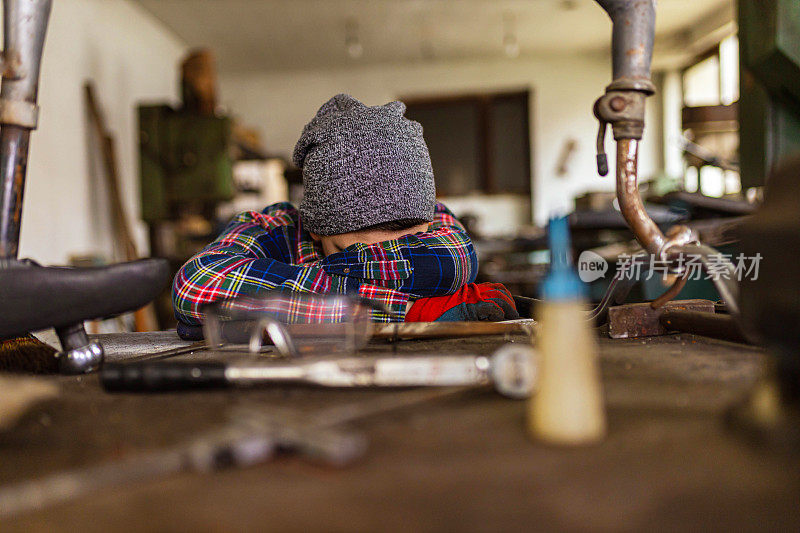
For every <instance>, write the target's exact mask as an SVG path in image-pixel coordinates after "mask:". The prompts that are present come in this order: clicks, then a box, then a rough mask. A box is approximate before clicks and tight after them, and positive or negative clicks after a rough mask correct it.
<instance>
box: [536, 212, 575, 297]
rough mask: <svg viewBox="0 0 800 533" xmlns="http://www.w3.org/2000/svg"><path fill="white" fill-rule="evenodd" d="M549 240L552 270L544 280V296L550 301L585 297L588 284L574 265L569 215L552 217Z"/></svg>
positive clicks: (549, 226) (542, 293)
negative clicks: (579, 275)
mask: <svg viewBox="0 0 800 533" xmlns="http://www.w3.org/2000/svg"><path fill="white" fill-rule="evenodd" d="M548 241H549V243H550V271H549V272H548V273H547V276H546V277H545V278H544V281H543V282H542V289H541V295H542V298H543V299H545V300H550V301H574V300H583V299H585V298H586V286H585V285H584V284H583V282H582V281H581V280H580V278H579V277H578V273H577V272H576V271H575V268H574V267H573V265H572V250H571V245H570V235H569V221H568V219H567V217H558V218H551V219H550V223H549V224H548Z"/></svg>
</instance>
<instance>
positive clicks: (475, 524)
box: [0, 333, 800, 532]
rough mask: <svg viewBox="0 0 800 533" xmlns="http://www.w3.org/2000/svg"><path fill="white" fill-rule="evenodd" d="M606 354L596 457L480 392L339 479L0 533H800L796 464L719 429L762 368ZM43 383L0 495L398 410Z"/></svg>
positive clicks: (174, 494)
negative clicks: (242, 419)
mask: <svg viewBox="0 0 800 533" xmlns="http://www.w3.org/2000/svg"><path fill="white" fill-rule="evenodd" d="M143 335H144V337H130V336H128V337H110V336H105V337H103V340H104V341H105V342H106V345H107V348H108V349H109V352H112V355H111V356H110V358H111V359H114V358H117V359H119V358H125V357H128V356H129V355H130V354H131V353H135V351H136V349H134V350H131V349H130V347H131V346H133V347H134V348H135V346H136V344H137V343H138V342H141V341H143V339H149V341H151V342H152V343H153V345H158V346H159V347H161V348H163V347H168V346H170V345H172V344H176V343H175V340H176V339H175V338H174V334H172V333H156V334H143ZM507 340H509V339H508V338H506V339H504V338H503V337H501V336H495V337H485V338H482V339H475V338H473V339H458V340H448V341H444V340H443V341H406V342H401V343H398V345H397V349H398V350H399V351H401V352H416V351H419V350H425V351H428V350H436V351H439V352H470V351H472V352H480V353H486V354H488V353H491V352H492V350H493V349H495V348H496V347H498V346H500V345H501V344H502V343H503V342H506V341H507ZM511 340H515V341H516V342H524V339H523V338H522V337H514V338H512V339H511ZM115 343H116V344H115ZM112 347H113V348H112ZM385 349H387V345H385V344H376V345H373V346H371V348H370V350H371V351H377V350H385ZM126 350H127V351H126ZM601 350H602V370H603V378H604V383H605V394H606V404H607V410H608V425H609V434H608V437H607V439H606V440H605V441H604V442H603V443H602V444H600V445H597V446H593V447H588V448H576V449H561V448H551V447H547V446H543V445H540V444H534V443H532V442H531V441H529V440H528V439H527V438H526V436H525V432H524V416H525V407H526V406H525V402H520V401H513V400H508V399H504V398H502V397H500V396H498V395H497V394H495V393H493V392H492V391H490V390H470V391H464V392H462V393H459V394H454V395H451V396H449V397H446V398H442V399H438V400H436V401H434V402H431V403H428V404H426V405H424V406H417V407H414V408H411V409H408V410H404V411H399V412H395V413H392V414H388V415H384V416H379V417H376V418H373V419H369V420H365V421H363V422H360V423H358V424H354V425H353V426H352V427H354V428H356V429H359V430H362V431H363V432H364V433H365V434H366V435H367V436H368V438H369V449H368V451H367V454H366V455H365V457H364V458H362V459H361V460H360V461H359V462H358V463H356V464H354V465H353V466H350V467H347V468H345V469H341V470H337V469H335V468H332V467H322V466H318V465H315V464H312V463H310V462H309V461H308V460H306V459H303V458H301V457H298V456H293V455H291V454H286V455H281V456H279V457H278V458H276V459H274V460H272V461H271V462H267V463H263V464H261V465H259V466H255V467H251V468H247V469H241V470H227V471H221V472H217V473H213V474H198V473H185V474H179V475H172V476H169V477H166V478H164V479H161V480H155V481H143V482H139V483H134V484H129V485H126V486H120V487H116V488H113V489H110V490H104V491H102V492H100V493H95V494H92V495H89V496H85V497H81V498H79V499H77V500H73V501H71V502H68V503H63V504H59V505H56V506H52V507H49V508H47V509H44V510H40V511H35V512H30V513H26V514H23V515H20V516H18V517H15V518H13V519H6V520H4V521H3V523H2V527H0V529H1V530H2V531H4V532H5V531H37V530H53V529H59V530H60V529H63V530H70V531H120V530H121V531H133V530H137V531H141V530H146V531H231V530H241V529H245V530H280V531H286V530H292V531H294V530H356V531H379V530H401V529H402V530H447V531H463V530H509V529H511V530H519V529H525V530H532V529H548V530H550V529H561V530H563V529H567V530H613V531H619V530H640V529H648V530H650V529H686V528H690V529H698V528H700V527H703V528H711V529H715V530H716V529H728V530H755V529H764V530H770V531H798V530H800V458H799V457H798V456H796V455H787V454H782V455H781V454H777V453H775V452H767V451H764V450H761V449H759V448H757V447H754V446H753V445H751V444H750V443H749V442H748V441H747V440H746V439H744V438H743V437H742V435H741V434H739V433H736V432H732V431H731V430H729V429H728V428H727V427H726V425H725V423H724V418H723V417H724V413H725V412H726V409H727V408H728V407H729V406H730V405H731V404H732V403H734V402H736V401H738V400H740V399H741V398H742V397H743V396H744V395H745V394H746V392H747V391H748V389H749V388H750V387H751V385H752V384H753V383H754V381H755V380H756V379H757V377H758V376H759V373H760V371H761V370H760V369H761V366H762V362H763V360H764V356H763V355H762V353H761V352H760V351H759V350H757V349H755V348H751V347H745V346H742V345H737V344H732V343H727V342H722V341H713V340H708V339H704V338H701V337H693V336H690V335H673V336H666V337H653V338H649V339H636V340H609V339H604V340H601ZM48 379H52V380H54V381H57V382H59V383H60V385H61V388H62V393H61V396H60V398H59V399H58V400H55V401H51V402H48V403H44V404H41V405H40V406H38V407H35V408H34V409H33V410H32V411H31V412H30V413H28V414H27V415H25V416H24V418H23V419H22V420H21V421H20V422H19V423H18V425H17V426H16V428H15V429H14V430H12V431H9V432H6V433H4V434H0V485H5V484H8V483H12V482H16V481H21V480H24V479H30V478H35V477H38V476H43V475H47V474H51V473H54V472H57V471H59V470H61V469H65V468H74V467H79V466H84V465H95V464H97V463H100V462H103V461H109V460H114V459H119V458H121V457H125V456H127V455H129V454H130V453H132V452H135V451H142V450H148V449H155V448H158V447H160V446H165V445H170V444H174V443H178V442H181V441H185V440H187V439H188V438H191V437H192V436H193V435H196V434H198V433H200V432H202V431H206V430H208V429H211V428H213V427H214V426H215V425H217V424H220V423H221V422H223V421H224V419H225V413H226V412H227V411H228V410H229V409H230V408H231V407H232V406H235V405H245V404H246V405H257V406H260V407H263V409H265V410H268V409H270V408H271V407H275V406H280V407H282V408H285V407H292V408H297V409H300V410H302V411H304V412H305V411H307V412H314V411H315V410H318V409H322V408H324V407H329V406H331V405H337V404H352V403H353V402H361V401H363V402H371V401H372V400H374V399H375V398H376V397H379V396H381V395H384V394H394V393H396V391H395V392H388V393H387V392H374V391H352V390H316V389H310V388H277V389H258V390H226V391H207V392H192V393H180V394H151V395H143V394H140V395H137V394H117V395H111V394H107V393H105V392H103V391H102V390H101V389H100V387H99V385H98V381H97V378H96V376H85V377H79V378H69V377H53V378H48Z"/></svg>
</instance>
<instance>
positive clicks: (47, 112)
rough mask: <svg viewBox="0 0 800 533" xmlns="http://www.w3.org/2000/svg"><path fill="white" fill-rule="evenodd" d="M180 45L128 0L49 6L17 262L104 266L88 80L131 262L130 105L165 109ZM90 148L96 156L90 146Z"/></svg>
mask: <svg viewBox="0 0 800 533" xmlns="http://www.w3.org/2000/svg"><path fill="white" fill-rule="evenodd" d="M184 51H185V46H184V44H183V43H182V42H181V41H180V40H179V39H177V38H176V37H174V36H173V35H172V34H171V33H170V32H169V31H168V30H167V28H166V27H165V26H163V25H162V24H161V23H160V22H158V21H157V20H156V19H154V18H153V17H152V16H151V15H150V14H149V13H148V12H146V11H145V10H144V9H143V8H141V7H140V6H139V5H137V4H136V3H134V2H130V1H128V0H57V1H55V2H53V11H52V15H51V17H50V27H49V30H48V33H47V40H46V43H45V50H44V59H43V63H42V76H41V85H40V90H39V103H40V106H41V114H40V123H39V129H38V130H37V131H35V132H34V133H33V137H32V140H31V156H30V164H29V173H28V181H27V185H26V191H25V203H24V215H23V222H22V235H21V243H20V256H21V257H31V258H33V259H36V260H38V261H40V262H42V263H47V264H65V263H66V262H67V261H68V259H69V257H70V256H72V255H81V254H89V255H95V254H99V255H101V256H103V257H104V258H105V259H106V260H108V261H113V251H114V242H113V240H112V237H111V219H110V211H109V209H110V208H109V203H108V191H107V188H106V186H105V183H104V180H103V175H102V174H101V173H100V171H101V167H100V166H99V164H98V161H99V160H94V161H93V160H92V159H91V158H90V152H89V147H90V144H89V142H90V137H89V128H88V122H87V115H86V106H85V104H84V93H83V85H84V83H85V82H86V81H87V80H93V81H94V84H95V88H96V92H97V97H98V99H99V101H100V104H101V106H102V108H103V112H104V114H105V117H106V121H107V123H108V127H109V129H110V130H111V131H112V132H113V134H114V136H115V138H116V143H117V155H118V159H119V169H120V179H121V189H122V194H123V203H124V205H125V207H126V209H127V215H128V219H129V220H130V221H131V223H132V225H133V228H134V233H135V237H136V239H137V243H138V247H139V251H140V252H147V248H146V239H145V227H144V225H143V224H142V223H141V222H139V188H138V182H139V180H138V164H137V161H138V135H137V126H136V115H135V104H136V103H138V102H140V101H142V100H145V101H147V100H162V101H163V100H169V101H173V100H175V99H176V98H177V95H178V94H179V91H178V80H177V76H178V75H177V65H178V62H179V60H180V57H181V55H182V54H183V53H184ZM91 146H93V147H95V148H96V146H97V145H96V143H95V141H92V144H91Z"/></svg>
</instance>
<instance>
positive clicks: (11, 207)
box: [0, 125, 30, 261]
mask: <svg viewBox="0 0 800 533" xmlns="http://www.w3.org/2000/svg"><path fill="white" fill-rule="evenodd" d="M29 138H30V130H27V129H25V128H20V127H17V126H10V125H3V126H2V128H1V129H0V184H1V185H2V189H0V261H2V260H3V259H16V257H17V251H18V249H19V231H20V224H21V222H22V195H23V193H24V190H25V171H26V168H27V166H28V139H29Z"/></svg>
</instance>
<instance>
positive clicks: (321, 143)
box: [293, 94, 436, 235]
mask: <svg viewBox="0 0 800 533" xmlns="http://www.w3.org/2000/svg"><path fill="white" fill-rule="evenodd" d="M405 110H406V106H405V104H403V103H402V102H390V103H388V104H385V105H382V106H375V107H368V106H366V105H364V104H362V103H361V102H359V101H358V100H356V99H355V98H353V97H352V96H349V95H347V94H337V95H336V96H334V97H333V98H331V99H330V100H328V101H327V102H326V103H325V104H324V105H323V106H322V107H321V108H320V109H319V111H317V115H316V116H315V117H314V118H313V119H312V120H311V122H309V123H308V124H306V127H305V128H303V133H302V135H300V140H299V141H297V145H296V146H295V148H294V157H293V159H294V164H295V165H297V166H298V167H299V168H301V169H302V170H303V185H304V186H305V193H304V196H303V200H302V202H301V203H300V216H301V217H302V221H303V225H304V226H305V227H306V229H308V230H309V231H312V232H314V233H317V234H319V235H338V234H340V233H348V232H351V231H357V230H360V229H363V228H366V227H368V226H372V225H374V224H380V223H382V222H393V221H395V220H402V219H420V220H426V221H431V220H433V211H434V207H435V203H436V188H435V186H434V183H433V169H432V167H431V158H430V155H429V154H428V147H427V145H426V144H425V139H423V138H422V126H421V125H420V124H419V123H418V122H414V121H413V120H408V119H407V118H405V117H404V116H403V113H405Z"/></svg>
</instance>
